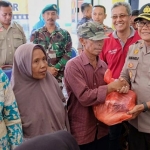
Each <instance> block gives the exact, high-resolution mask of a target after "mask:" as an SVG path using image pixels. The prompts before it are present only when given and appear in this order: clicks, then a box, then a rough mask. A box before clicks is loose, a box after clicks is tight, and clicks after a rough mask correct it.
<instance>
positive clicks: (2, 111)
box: [0, 69, 22, 150]
mask: <svg viewBox="0 0 150 150" xmlns="http://www.w3.org/2000/svg"><path fill="white" fill-rule="evenodd" d="M21 143H22V126H21V120H20V114H19V111H18V106H17V103H16V100H15V97H14V94H13V91H12V89H11V87H10V85H9V80H8V78H7V76H6V75H5V74H4V72H3V71H2V70H1V69H0V150H12V149H14V148H15V147H16V146H18V145H20V144H21Z"/></svg>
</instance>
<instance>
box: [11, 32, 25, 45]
mask: <svg viewBox="0 0 150 150" xmlns="http://www.w3.org/2000/svg"><path fill="white" fill-rule="evenodd" d="M13 38H14V47H15V48H18V47H19V46H20V45H22V44H23V37H22V35H20V34H14V35H13Z"/></svg>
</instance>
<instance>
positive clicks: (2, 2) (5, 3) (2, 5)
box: [0, 0, 12, 7]
mask: <svg viewBox="0 0 150 150" xmlns="http://www.w3.org/2000/svg"><path fill="white" fill-rule="evenodd" d="M9 6H10V7H12V4H11V3H10V2H7V1H1V0H0V7H9Z"/></svg>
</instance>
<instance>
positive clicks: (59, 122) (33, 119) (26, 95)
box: [11, 43, 69, 138]
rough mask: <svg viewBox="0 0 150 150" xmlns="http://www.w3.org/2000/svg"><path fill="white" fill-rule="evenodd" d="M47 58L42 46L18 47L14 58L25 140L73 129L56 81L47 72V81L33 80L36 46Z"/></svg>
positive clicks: (13, 73)
mask: <svg viewBox="0 0 150 150" xmlns="http://www.w3.org/2000/svg"><path fill="white" fill-rule="evenodd" d="M37 46H38V47H40V49H41V50H42V51H43V52H44V54H45V55H46V53H45V51H44V48H43V47H42V46H41V45H37V44H33V43H27V44H23V45H21V46H19V47H18V49H17V50H16V52H15V55H14V63H13V71H12V78H11V84H12V88H13V91H14V94H15V97H16V100H17V103H18V108H19V111H20V115H21V120H22V125H23V134H24V137H25V138H31V137H34V136H37V135H42V134H46V133H51V132H55V131H58V130H66V128H67V129H68V130H69V124H68V118H67V113H66V109H65V108H64V105H63V102H62V101H64V96H63V94H62V92H61V89H60V88H59V85H58V83H57V81H56V79H55V78H54V77H53V76H52V75H51V74H50V73H49V72H47V74H46V77H45V78H44V79H41V80H39V79H34V78H33V77H32V67H31V64H32V54H33V50H34V48H35V47H37Z"/></svg>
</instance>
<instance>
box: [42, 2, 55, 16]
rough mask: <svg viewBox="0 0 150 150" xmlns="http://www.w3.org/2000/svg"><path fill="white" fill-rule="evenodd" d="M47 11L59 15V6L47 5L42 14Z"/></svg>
mask: <svg viewBox="0 0 150 150" xmlns="http://www.w3.org/2000/svg"><path fill="white" fill-rule="evenodd" d="M46 11H56V12H57V13H58V8H57V5H56V4H49V5H46V6H45V7H44V8H43V10H42V14H44V13H45V12H46Z"/></svg>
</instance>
